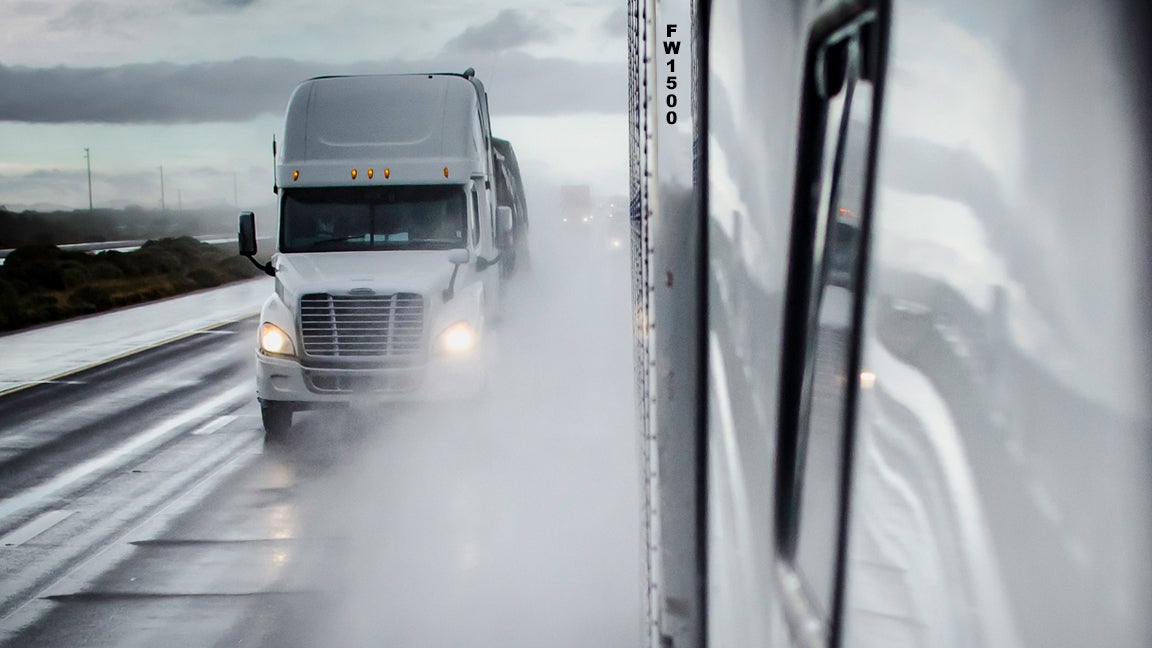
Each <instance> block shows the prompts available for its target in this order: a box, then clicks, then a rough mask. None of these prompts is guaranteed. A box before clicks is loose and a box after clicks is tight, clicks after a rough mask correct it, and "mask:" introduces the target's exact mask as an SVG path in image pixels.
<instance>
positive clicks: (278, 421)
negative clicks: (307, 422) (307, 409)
mask: <svg viewBox="0 0 1152 648" xmlns="http://www.w3.org/2000/svg"><path fill="white" fill-rule="evenodd" d="M260 419H261V420H262V421H263V422H264V442H265V443H269V442H271V443H282V442H283V441H284V438H285V437H287V436H288V430H289V429H291V428H292V406H291V405H289V404H288V403H279V402H276V401H261V403H260Z"/></svg>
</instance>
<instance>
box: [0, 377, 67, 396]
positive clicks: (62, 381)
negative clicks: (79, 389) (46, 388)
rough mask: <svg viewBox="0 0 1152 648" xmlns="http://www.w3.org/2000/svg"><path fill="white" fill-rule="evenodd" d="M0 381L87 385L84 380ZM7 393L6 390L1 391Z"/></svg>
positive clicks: (22, 383) (30, 383)
mask: <svg viewBox="0 0 1152 648" xmlns="http://www.w3.org/2000/svg"><path fill="white" fill-rule="evenodd" d="M0 383H11V384H17V385H87V384H88V381H86V380H0ZM3 393H7V392H3Z"/></svg>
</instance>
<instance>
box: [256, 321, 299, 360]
mask: <svg viewBox="0 0 1152 648" xmlns="http://www.w3.org/2000/svg"><path fill="white" fill-rule="evenodd" d="M260 350H261V351H263V352H264V353H268V354H271V355H287V356H294V355H296V347H294V346H293V345H292V338H290V337H288V334H287V333H285V332H284V329H282V328H280V327H279V326H276V325H275V324H272V323H269V322H264V324H263V325H261V326H260Z"/></svg>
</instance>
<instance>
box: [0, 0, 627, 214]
mask: <svg viewBox="0 0 1152 648" xmlns="http://www.w3.org/2000/svg"><path fill="white" fill-rule="evenodd" d="M625 5H626V2H625V0H577V1H573V2H568V3H563V2H553V1H550V0H520V1H510V2H476V1H471V0H444V1H442V2H437V3H423V2H416V1H410V2H401V1H399V0H384V1H383V2H375V3H373V2H349V1H345V0H338V1H336V2H332V1H328V0H325V1H323V2H318V1H316V0H311V1H303V0H276V1H275V2H273V1H272V0H171V1H170V2H156V1H155V0H104V1H81V0H3V2H0V24H3V25H4V39H2V40H0V205H7V206H9V207H10V208H25V207H32V206H35V207H41V208H43V207H48V206H59V207H66V208H72V207H87V201H88V197H87V181H86V178H85V163H84V148H85V147H89V148H90V149H91V155H92V175H93V194H94V199H95V202H96V204H97V205H98V206H101V205H104V206H120V205H124V204H128V203H135V204H140V205H158V204H159V202H160V171H159V167H160V166H161V165H163V166H164V176H165V177H164V180H165V194H166V197H167V201H168V204H169V206H172V205H175V204H176V203H177V200H178V199H182V200H183V203H184V205H185V206H193V205H207V204H221V203H228V204H232V203H233V191H234V189H233V178H234V177H235V179H236V182H235V184H236V190H235V191H236V194H237V197H238V200H239V203H240V205H241V206H246V207H257V206H265V205H268V204H270V203H271V202H272V200H273V198H274V197H273V195H272V193H271V187H272V153H271V141H272V136H273V134H276V136H277V137H278V138H279V136H280V132H281V129H282V127H283V125H282V119H283V113H284V106H285V104H286V103H287V100H288V96H289V94H290V93H291V91H292V88H293V87H294V86H295V85H296V84H297V83H298V82H300V81H301V80H303V79H305V78H308V77H311V76H315V75H318V74H343V73H371V72H420V71H463V70H464V69H465V68H467V67H474V68H476V71H477V74H478V76H479V77H480V78H481V79H482V80H483V81H484V82H485V85H486V86H487V88H488V94H489V101H490V105H491V110H492V121H493V131H494V134H495V135H497V136H498V137H504V138H507V139H509V140H511V141H512V143H513V146H515V148H516V151H517V156H518V157H519V159H520V165H521V168H522V170H523V172H524V175H525V180H526V181H527V182H528V183H529V184H530V185H534V186H536V187H537V188H541V187H548V186H553V185H558V184H560V183H569V182H579V183H588V184H591V185H593V188H594V191H596V192H597V193H600V194H601V195H604V194H608V193H617V194H623V193H626V191H627V169H628V167H627V156H628V148H627V117H626V112H625V111H626V108H627V51H626V41H625V29H626V19H625V13H624V9H625Z"/></svg>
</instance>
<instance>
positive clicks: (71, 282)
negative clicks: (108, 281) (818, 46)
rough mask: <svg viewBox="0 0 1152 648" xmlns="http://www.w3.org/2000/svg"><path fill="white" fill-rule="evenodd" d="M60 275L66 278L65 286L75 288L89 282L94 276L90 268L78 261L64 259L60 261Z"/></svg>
mask: <svg viewBox="0 0 1152 648" xmlns="http://www.w3.org/2000/svg"><path fill="white" fill-rule="evenodd" d="M60 277H61V278H62V279H63V280H64V287H65V288H75V287H77V286H82V285H84V284H85V283H87V282H88V280H89V279H91V278H92V276H91V275H90V274H89V273H88V268H86V267H84V264H82V263H80V262H77V261H63V262H61V263H60Z"/></svg>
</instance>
